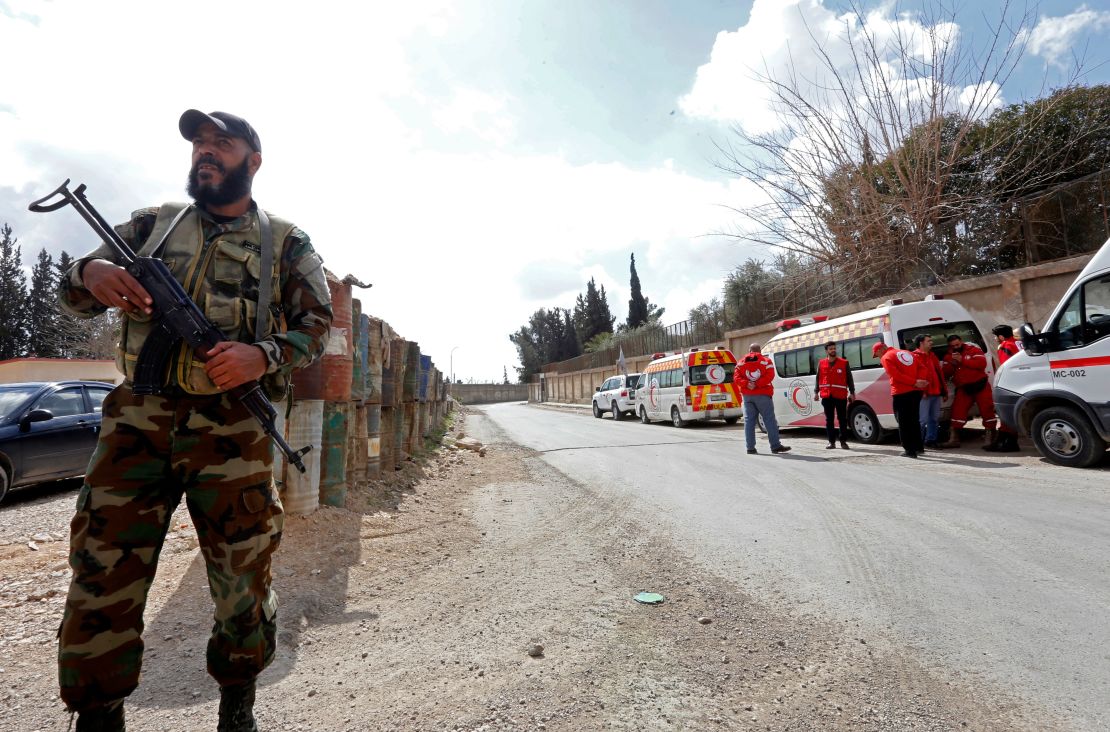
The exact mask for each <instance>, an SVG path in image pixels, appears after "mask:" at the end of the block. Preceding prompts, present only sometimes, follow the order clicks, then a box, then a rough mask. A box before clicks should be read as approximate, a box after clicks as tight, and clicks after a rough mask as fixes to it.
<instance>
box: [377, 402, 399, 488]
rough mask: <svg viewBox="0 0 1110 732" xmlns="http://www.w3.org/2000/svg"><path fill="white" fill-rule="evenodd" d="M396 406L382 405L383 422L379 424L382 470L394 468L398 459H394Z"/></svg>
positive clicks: (380, 463) (379, 462)
mask: <svg viewBox="0 0 1110 732" xmlns="http://www.w3.org/2000/svg"><path fill="white" fill-rule="evenodd" d="M394 411H395V410H394V408H393V407H390V406H386V405H384V404H383V405H382V414H381V422H380V423H379V424H378V430H379V432H380V434H381V442H380V443H379V460H378V464H379V465H380V466H381V471H382V472H387V471H391V470H393V467H394V466H395V465H396V461H395V460H394V459H393V449H394V448H393V413H394Z"/></svg>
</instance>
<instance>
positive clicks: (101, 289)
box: [81, 259, 154, 315]
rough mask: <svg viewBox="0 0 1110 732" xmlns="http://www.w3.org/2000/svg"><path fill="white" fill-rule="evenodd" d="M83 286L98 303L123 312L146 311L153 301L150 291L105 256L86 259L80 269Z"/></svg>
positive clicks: (148, 310)
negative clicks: (82, 267)
mask: <svg viewBox="0 0 1110 732" xmlns="http://www.w3.org/2000/svg"><path fill="white" fill-rule="evenodd" d="M81 278H82V279H83V280H84V281H85V289H87V290H88V291H89V292H91V293H92V294H93V297H95V298H96V299H97V300H99V301H100V303H101V304H102V305H107V306H108V307H110V308H119V309H120V310H122V311H123V312H125V313H138V312H144V313H146V314H147V315H150V314H151V313H152V312H154V310H153V309H152V308H151V307H150V306H151V304H152V303H153V302H154V301H153V300H151V299H150V294H149V293H147V291H146V290H145V289H144V288H143V286H142V285H140V284H139V281H138V280H136V279H135V278H134V277H132V276H131V274H130V273H129V272H128V271H127V270H126V269H124V268H123V267H120V266H119V265H116V264H112V263H111V262H109V261H108V260H106V259H90V260H89V261H88V262H86V263H85V267H84V269H82V270H81Z"/></svg>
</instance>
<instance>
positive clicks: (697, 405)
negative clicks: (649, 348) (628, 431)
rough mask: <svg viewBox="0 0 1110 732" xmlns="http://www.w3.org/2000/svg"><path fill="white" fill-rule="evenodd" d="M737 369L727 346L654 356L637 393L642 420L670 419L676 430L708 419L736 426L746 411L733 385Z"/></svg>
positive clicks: (641, 379)
mask: <svg viewBox="0 0 1110 732" xmlns="http://www.w3.org/2000/svg"><path fill="white" fill-rule="evenodd" d="M735 368H736V357H735V356H733V355H732V351H730V350H728V349H727V348H724V347H723V346H718V347H717V348H705V349H698V348H692V349H690V350H689V351H681V352H678V353H672V354H665V353H656V354H654V355H653V356H652V360H651V363H649V364H648V365H647V367H646V368H645V369H644V375H643V376H642V377H640V387H639V388H638V389H637V390H636V400H637V401H638V402H639V406H638V407H637V413H638V414H639V415H640V421H641V422H643V423H644V424H648V423H650V422H654V421H656V420H670V422H671V424H673V425H674V426H675V427H685V426H686V424H687V423H688V422H693V421H704V420H708V419H723V420H724V421H725V423H726V424H736V421H737V420H738V419H740V415H741V413H742V411H743V410H742V409H741V406H740V395H739V394H738V393H737V391H736V387H735V386H733V384H732V372H733V369H735Z"/></svg>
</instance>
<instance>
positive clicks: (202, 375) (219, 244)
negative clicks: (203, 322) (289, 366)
mask: <svg viewBox="0 0 1110 732" xmlns="http://www.w3.org/2000/svg"><path fill="white" fill-rule="evenodd" d="M185 206H186V204H183V203H166V204H163V205H162V206H161V207H160V208H159V209H158V216H157V218H156V219H155V222H154V229H153V231H151V233H150V236H149V237H148V238H147V240H146V241H145V242H144V243H143V245H142V247H141V248H140V249H139V252H138V253H139V255H140V256H150V254H151V253H152V251H153V250H154V248H155V247H156V246H157V245H158V242H159V241H161V239H162V236H163V234H164V233H165V232H166V230H167V229H168V228H169V226H170V222H171V221H173V218H174V217H175V216H177V214H178V213H180V211H181V210H182V209H183V208H185ZM251 218H252V222H251V227H250V228H249V229H246V230H242V231H225V232H223V233H221V234H219V235H218V236H216V238H214V239H213V240H212V241H211V242H210V243H207V244H206V243H205V238H204V230H203V228H202V224H201V218H200V216H199V215H198V214H197V213H196V212H195V211H193V212H190V213H189V214H187V215H186V216H185V218H184V219H183V220H182V221H181V223H180V224H178V226H177V228H176V229H174V231H173V233H171V234H170V237H169V239H168V240H167V242H166V245H165V247H164V248H163V249H162V252H161V257H160V258H161V259H162V261H164V262H165V263H166V267H168V268H169V270H170V272H172V273H173V276H174V278H175V279H176V280H177V281H178V282H180V283H181V286H182V287H184V288H185V291H186V292H187V293H189V296H190V297H192V298H193V301H194V302H196V304H197V305H198V306H199V307H200V309H201V310H203V311H204V314H205V316H206V317H207V318H208V320H210V321H211V322H212V324H213V325H215V326H216V327H217V328H219V329H220V330H221V331H222V332H223V334H224V336H226V337H227V339H228V340H231V341H239V342H241V343H254V342H255V341H256V340H261V339H263V338H265V337H266V336H269V335H271V334H273V333H275V332H279V330H283V326H284V321H283V320H281V285H280V262H281V255H282V248H283V246H284V244H285V240H286V238H287V237H288V236H289V233H290V232H291V231H292V230H293V224H291V223H290V222H288V221H285V220H284V219H279V218H278V217H276V216H272V215H271V216H270V225H271V227H272V230H273V235H272V241H271V242H267V243H266V245H267V246H270V247H272V248H273V253H274V258H273V261H274V266H273V272H272V278H271V279H272V283H273V287H272V290H271V291H272V293H273V303H271V307H270V308H269V313H268V314H267V316H266V318H265V332H264V333H261V334H259V336H258V338H256V337H255V333H254V328H255V319H256V314H257V309H258V282H259V279H260V277H261V271H262V255H261V252H262V246H263V244H262V242H261V238H262V236H261V233H260V231H259V226H258V217H257V216H255V215H252V217H251ZM275 313H277V315H276V316H275ZM151 327H152V326H151V320H150V317H149V316H148V315H146V314H144V313H137V314H128V315H126V316H125V317H124V318H123V323H122V327H121V332H120V343H119V348H118V349H117V351H116V366H117V367H118V368H119V370H120V371H121V372H122V373H123V374H124V376H125V377H126V378H127V381H128V382H130V381H132V379H133V377H134V375H135V364H136V362H137V361H138V358H139V352H140V351H141V350H142V347H143V342H144V341H145V340H146V337H147V335H148V334H149V333H150V330H151ZM261 382H262V386H263V389H264V390H265V391H266V393H267V394H268V395H269V396H270V398H271V399H280V398H281V397H282V396H283V395H284V394H285V392H286V388H287V386H288V384H287V379H286V377H284V376H282V375H280V374H277V373H274V374H266V375H264V376H263V377H262V379H261ZM163 384H164V385H176V386H178V387H180V388H181V389H182V390H183V391H185V392H187V393H189V394H218V393H220V392H221V391H223V390H222V389H220V388H219V387H217V386H216V385H215V384H213V383H212V381H211V379H209V378H208V374H207V373H206V372H205V370H204V363H203V362H201V361H200V360H198V359H197V358H196V356H195V354H194V353H193V350H192V349H191V348H190V347H189V346H188V344H186V343H184V342H181V343H180V344H179V345H178V346H177V351H176V352H175V353H174V354H173V356H172V357H171V358H170V360H169V366H168V369H167V373H166V374H165V376H164V377H163Z"/></svg>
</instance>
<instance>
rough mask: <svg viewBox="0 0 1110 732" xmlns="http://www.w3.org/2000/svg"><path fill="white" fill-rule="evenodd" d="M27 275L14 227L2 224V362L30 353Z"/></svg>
mask: <svg viewBox="0 0 1110 732" xmlns="http://www.w3.org/2000/svg"><path fill="white" fill-rule="evenodd" d="M26 349H27V278H26V276H25V275H24V274H23V253H22V251H21V250H20V247H19V244H18V239H15V238H13V237H12V227H11V226H9V225H8V224H4V225H3V226H2V227H0V361H3V360H7V359H9V358H18V357H20V356H24V355H26Z"/></svg>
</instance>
